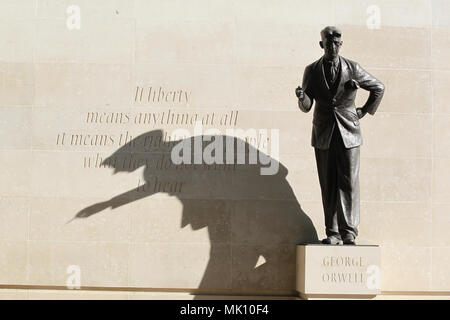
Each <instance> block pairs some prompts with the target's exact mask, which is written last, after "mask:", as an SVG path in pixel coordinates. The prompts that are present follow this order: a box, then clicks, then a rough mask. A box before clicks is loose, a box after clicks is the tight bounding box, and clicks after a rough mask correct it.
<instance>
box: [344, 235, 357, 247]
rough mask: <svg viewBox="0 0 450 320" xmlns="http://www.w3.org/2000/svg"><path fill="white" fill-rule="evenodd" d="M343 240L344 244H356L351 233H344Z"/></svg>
mask: <svg viewBox="0 0 450 320" xmlns="http://www.w3.org/2000/svg"><path fill="white" fill-rule="evenodd" d="M343 241H344V244H347V245H353V246H354V245H356V242H355V236H354V235H352V234H346V235H345V236H344V237H343Z"/></svg>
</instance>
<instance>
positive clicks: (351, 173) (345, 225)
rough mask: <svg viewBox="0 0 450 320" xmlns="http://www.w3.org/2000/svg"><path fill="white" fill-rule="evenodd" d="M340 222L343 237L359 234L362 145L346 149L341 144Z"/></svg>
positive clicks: (339, 177)
mask: <svg viewBox="0 0 450 320" xmlns="http://www.w3.org/2000/svg"><path fill="white" fill-rule="evenodd" d="M337 155H338V172H337V176H338V179H337V180H338V190H339V191H338V200H337V202H338V224H339V232H340V234H341V236H342V237H344V236H345V235H346V234H352V235H353V236H354V237H355V238H356V236H357V235H358V228H357V227H358V225H359V208H360V193H359V157H360V147H356V148H351V149H346V148H345V147H344V144H343V143H342V144H341V147H340V148H339V150H338V152H337Z"/></svg>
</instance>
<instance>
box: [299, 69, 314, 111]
mask: <svg viewBox="0 0 450 320" xmlns="http://www.w3.org/2000/svg"><path fill="white" fill-rule="evenodd" d="M310 85H311V69H310V67H306V68H305V72H304V73H303V81H302V88H301V89H302V93H303V94H302V95H301V96H300V97H299V98H298V107H299V108H300V110H302V111H303V112H309V111H310V110H311V108H312V105H313V102H314V98H313V96H312V93H311V86H310Z"/></svg>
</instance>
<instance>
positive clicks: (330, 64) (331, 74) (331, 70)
mask: <svg viewBox="0 0 450 320" xmlns="http://www.w3.org/2000/svg"><path fill="white" fill-rule="evenodd" d="M325 66H326V71H327V72H326V75H328V77H327V81H328V84H329V85H330V86H332V85H333V84H334V82H335V81H336V74H337V70H336V68H337V63H335V62H334V61H326V63H325Z"/></svg>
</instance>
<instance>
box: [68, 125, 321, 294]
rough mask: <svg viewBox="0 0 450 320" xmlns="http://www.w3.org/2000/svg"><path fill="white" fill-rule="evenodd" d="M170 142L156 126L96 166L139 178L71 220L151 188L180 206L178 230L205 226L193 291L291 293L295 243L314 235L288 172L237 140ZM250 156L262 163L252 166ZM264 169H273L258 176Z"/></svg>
mask: <svg viewBox="0 0 450 320" xmlns="http://www.w3.org/2000/svg"><path fill="white" fill-rule="evenodd" d="M170 139H171V137H170V136H167V135H165V134H164V133H163V131H161V130H154V131H150V132H148V133H145V134H142V135H140V136H138V137H136V138H134V139H133V140H132V141H130V142H128V143H127V144H126V145H124V146H122V147H121V148H120V149H118V150H117V151H116V152H114V153H113V154H112V155H111V156H109V157H108V158H107V159H104V160H103V162H102V165H103V166H105V167H110V168H111V169H113V170H114V173H117V172H132V171H134V170H136V169H138V168H139V167H142V166H143V167H144V177H143V183H142V184H140V185H139V186H138V187H137V188H135V189H132V190H129V191H127V192H124V193H122V194H120V195H117V196H115V197H113V198H111V199H110V200H107V201H105V202H100V203H96V204H93V205H91V206H89V207H87V208H85V209H83V210H81V211H80V212H78V213H77V214H76V216H75V218H74V219H77V218H88V217H90V216H92V215H94V214H96V213H98V212H101V211H102V210H104V209H107V208H112V209H115V208H117V207H120V206H124V205H126V204H128V203H131V202H133V201H136V200H139V199H142V198H145V197H149V196H151V195H153V194H156V193H161V192H162V193H166V194H169V195H171V196H175V197H176V198H177V199H178V200H179V201H180V202H181V203H182V206H183V209H182V219H181V220H182V221H181V227H182V228H183V227H185V226H187V225H191V228H192V229H193V230H194V231H195V230H199V229H201V228H205V227H206V228H208V235H209V241H210V257H209V261H208V264H207V266H206V269H205V272H204V274H203V278H202V280H201V282H200V284H199V286H198V288H197V289H201V290H197V291H198V292H203V291H204V292H219V291H220V292H224V291H223V290H225V291H226V290H231V291H233V292H236V291H239V292H260V291H261V290H263V291H271V292H288V291H289V292H292V291H293V290H294V289H295V256H296V252H295V250H296V244H298V243H317V242H318V238H317V232H316V230H315V228H314V225H313V223H312V222H311V220H310V218H309V217H308V216H307V215H306V214H305V212H303V210H302V208H301V206H300V204H299V202H298V200H297V199H296V197H295V195H294V192H293V190H292V188H291V186H290V185H289V183H288V181H287V179H286V176H287V174H288V170H287V169H286V168H285V167H284V166H283V165H282V164H281V163H279V162H278V161H277V160H275V159H273V158H271V157H269V156H268V155H267V154H265V153H263V152H261V151H260V150H258V149H257V148H255V147H253V146H252V145H251V144H249V143H248V142H246V141H244V140H243V139H240V138H236V137H230V136H225V135H213V136H206V135H205V136H197V137H190V138H184V139H183V138H180V139H178V140H173V141H170ZM220 141H222V142H220ZM212 145H214V148H212ZM199 154H200V156H199ZM202 154H203V155H207V154H208V155H210V156H211V157H212V158H213V159H214V160H215V163H211V159H209V160H208V161H207V160H205V159H206V156H205V157H204V158H203V159H202V156H201V155H202ZM174 155H175V156H176V161H175V160H174V159H175V158H174ZM255 155H256V157H258V156H259V158H260V159H264V164H262V162H263V161H256V163H255ZM196 157H197V158H196ZM211 157H210V158H211ZM130 159H132V161H131V160H130ZM180 161H181V163H180ZM221 162H222V163H224V164H219V163H221ZM270 166H271V167H272V169H276V170H273V172H272V174H262V172H263V170H264V168H266V170H267V169H268V168H269V167H270ZM217 221H220V223H217ZM176 263H183V261H177V262H176ZM231 291H230V292H231Z"/></svg>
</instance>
